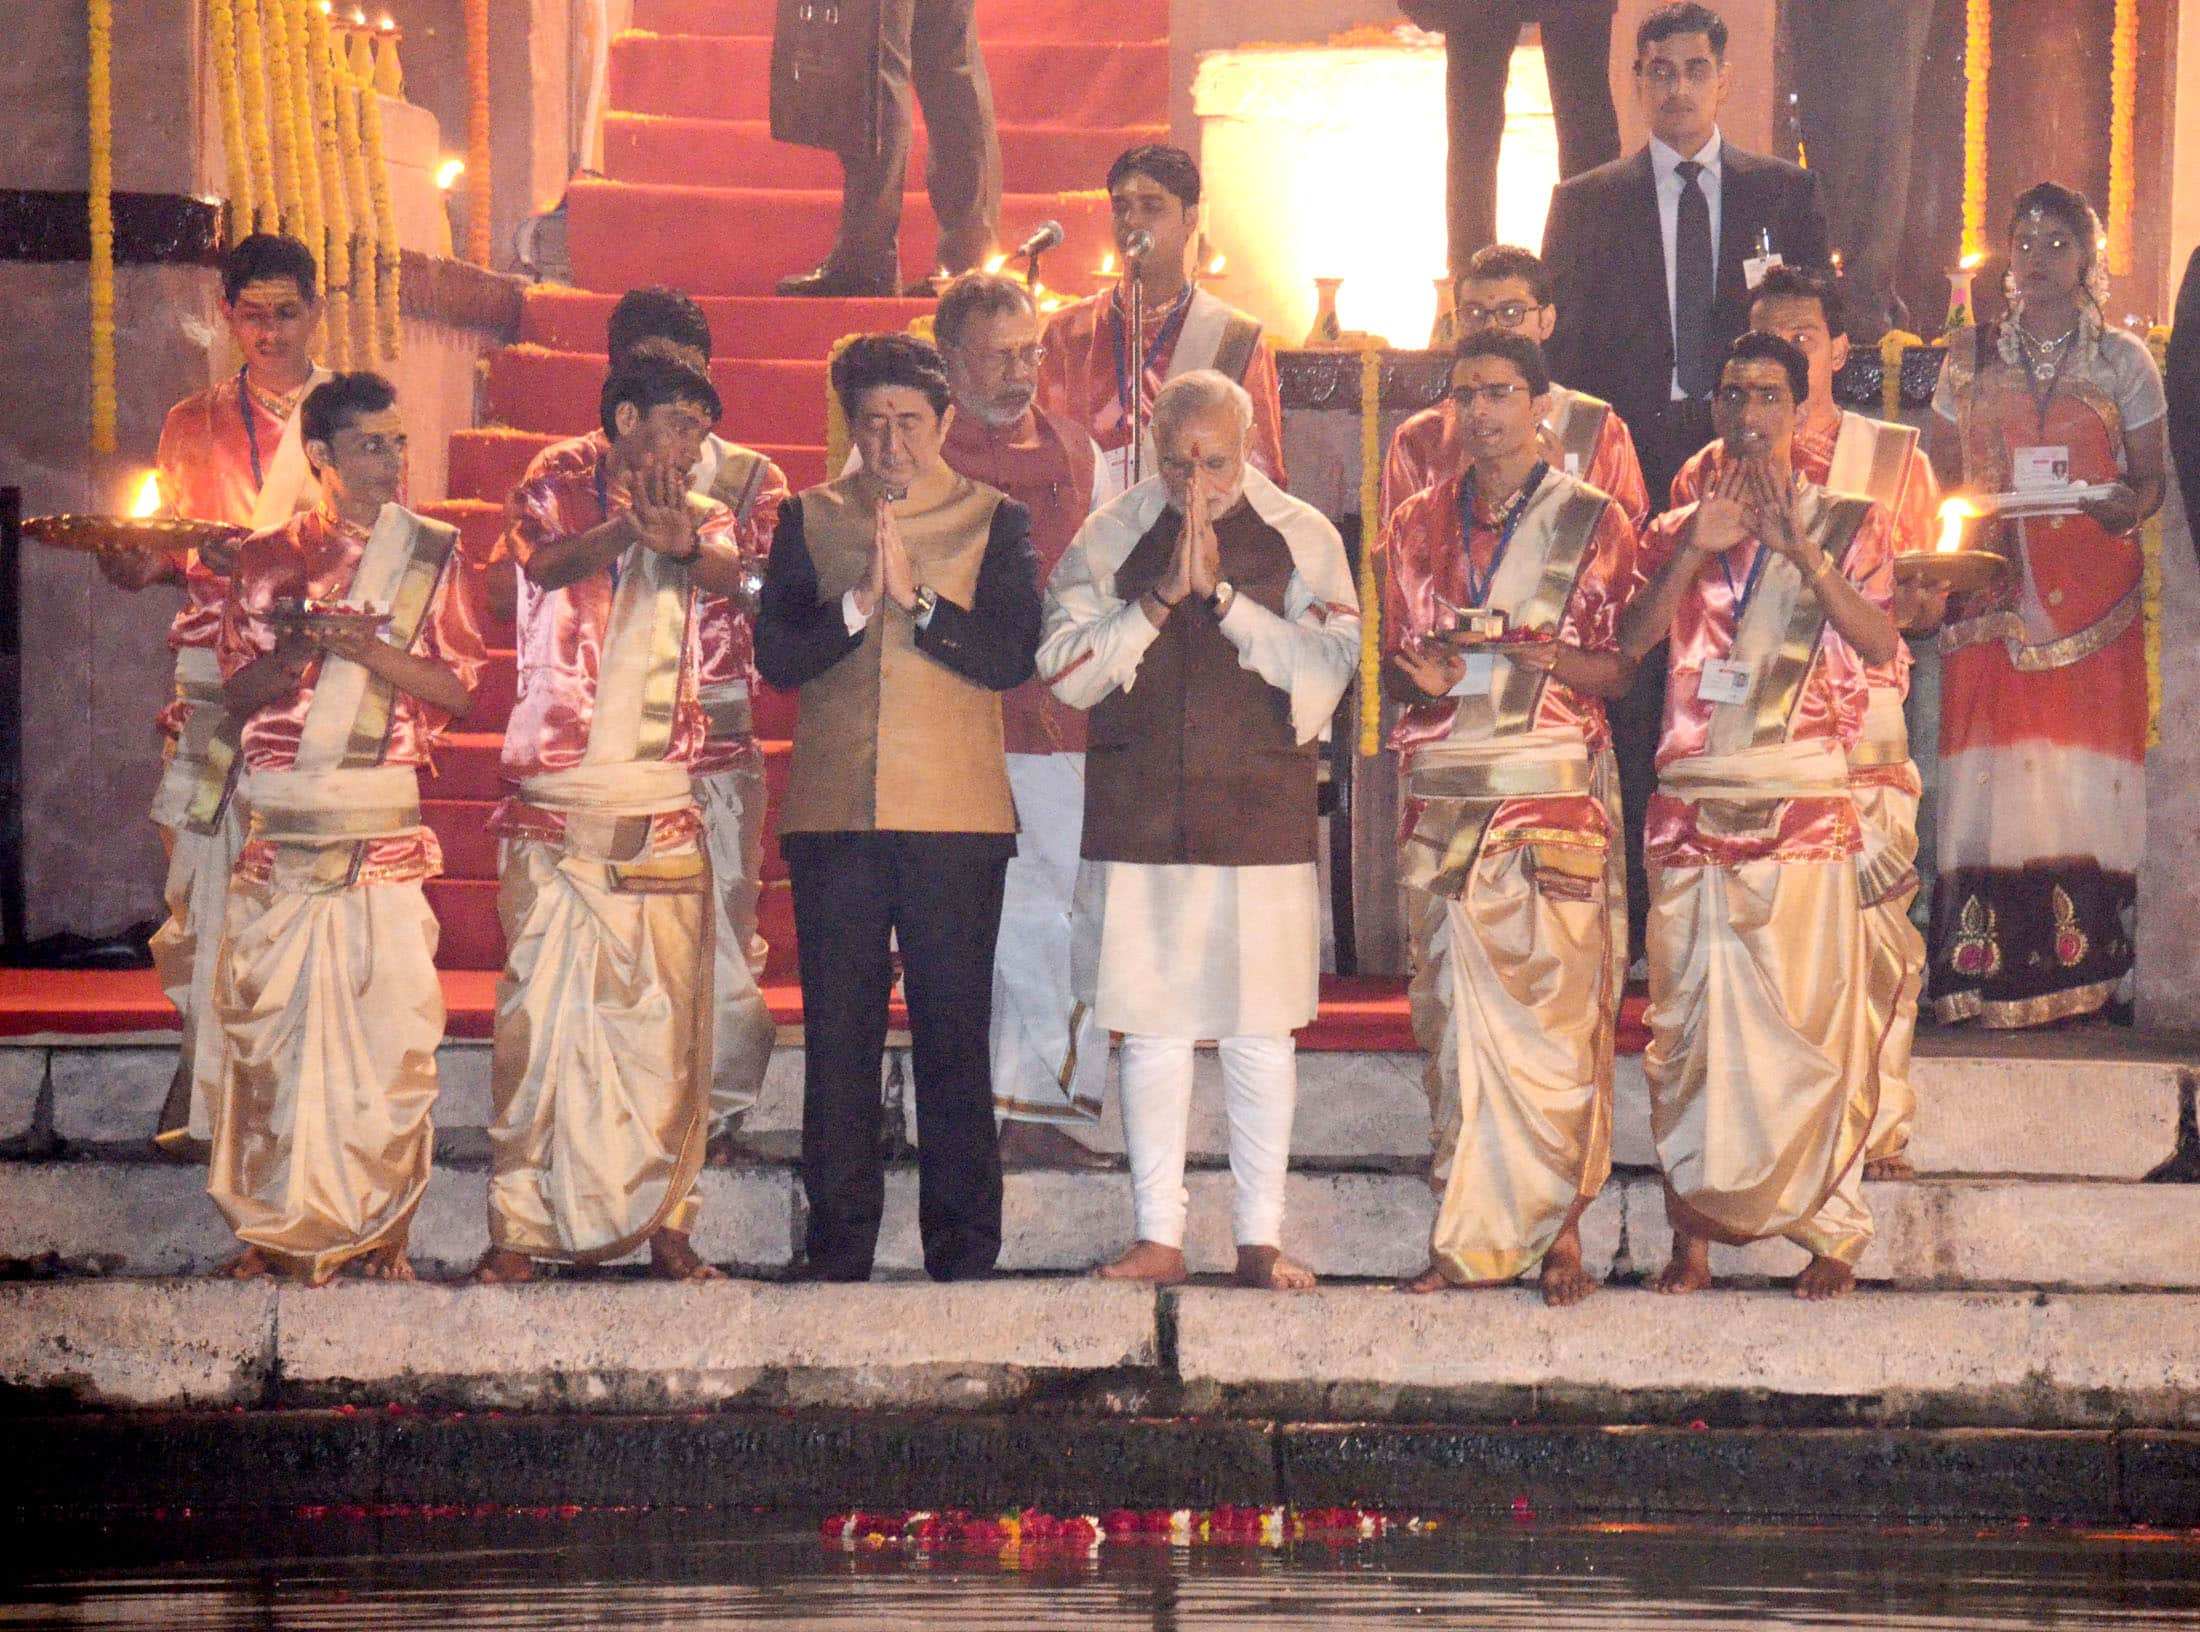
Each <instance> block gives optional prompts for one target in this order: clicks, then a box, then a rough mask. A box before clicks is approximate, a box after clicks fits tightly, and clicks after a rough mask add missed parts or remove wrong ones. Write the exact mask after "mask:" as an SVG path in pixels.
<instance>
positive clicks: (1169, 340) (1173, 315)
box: [1114, 283, 1194, 420]
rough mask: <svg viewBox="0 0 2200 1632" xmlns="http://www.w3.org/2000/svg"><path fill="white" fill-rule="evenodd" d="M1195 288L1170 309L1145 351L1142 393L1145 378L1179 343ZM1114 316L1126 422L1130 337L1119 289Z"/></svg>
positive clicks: (1119, 394)
mask: <svg viewBox="0 0 2200 1632" xmlns="http://www.w3.org/2000/svg"><path fill="white" fill-rule="evenodd" d="M1193 288H1194V285H1192V284H1189V283H1187V284H1186V285H1185V286H1184V293H1182V294H1181V295H1178V296H1177V297H1176V304H1175V305H1174V306H1171V307H1170V308H1169V315H1168V316H1167V317H1164V318H1163V319H1162V320H1161V332H1160V333H1159V334H1157V335H1155V336H1154V342H1153V344H1152V345H1151V346H1148V347H1147V348H1146V358H1145V365H1144V366H1143V367H1142V368H1140V369H1139V371H1138V389H1139V390H1140V391H1143V390H1145V388H1146V376H1147V375H1148V374H1149V373H1151V372H1152V371H1153V369H1154V366H1155V365H1156V364H1157V363H1159V362H1160V361H1161V354H1162V353H1163V352H1164V351H1167V350H1168V349H1169V347H1171V346H1172V345H1174V344H1176V337H1177V333H1178V331H1180V330H1181V329H1182V328H1183V327H1184V314H1185V312H1186V311H1187V310H1188V309H1189V308H1190V306H1191V304H1192V290H1193ZM1131 298H1132V299H1134V300H1135V299H1137V298H1138V297H1137V296H1136V295H1133V296H1132V297H1131ZM1114 317H1115V400H1116V404H1117V406H1119V407H1120V408H1121V409H1122V410H1123V417H1124V418H1125V419H1126V420H1127V419H1129V418H1130V417H1131V377H1130V374H1129V372H1128V367H1129V359H1128V358H1126V357H1125V356H1124V351H1125V349H1126V345H1127V339H1128V336H1129V334H1130V323H1129V321H1128V320H1127V319H1126V318H1125V317H1124V315H1123V291H1122V289H1121V288H1120V287H1118V288H1117V289H1116V291H1115V306H1114Z"/></svg>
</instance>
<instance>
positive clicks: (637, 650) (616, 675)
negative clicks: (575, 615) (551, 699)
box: [581, 544, 693, 765]
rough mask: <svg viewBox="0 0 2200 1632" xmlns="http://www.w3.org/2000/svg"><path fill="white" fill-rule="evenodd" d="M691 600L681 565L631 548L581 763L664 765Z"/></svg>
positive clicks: (622, 565) (599, 672) (675, 710)
mask: <svg viewBox="0 0 2200 1632" xmlns="http://www.w3.org/2000/svg"><path fill="white" fill-rule="evenodd" d="M692 599H693V595H692V593H691V583H690V579H689V576H688V570H687V568H686V567H685V566H684V565H682V564H681V563H680V562H677V561H673V560H671V559H669V558H668V557H666V556H665V555H663V554H662V553H660V552H659V551H656V550H652V549H648V548H646V547H645V546H643V545H640V544H636V545H633V546H631V547H629V548H628V550H627V552H626V555H625V557H624V558H623V559H622V561H621V563H620V569H619V587H618V591H617V593H616V594H615V595H614V596H613V597H612V601H611V627H610V629H609V630H608V631H607V632H606V634H605V636H604V643H603V659H602V662H601V664H600V665H599V666H598V668H597V670H596V712H595V717H594V718H593V719H592V720H591V721H590V722H589V726H588V748H587V750H586V751H585V752H584V753H583V754H582V755H581V763H582V764H584V765H618V764H624V763H627V762H629V761H632V760H648V759H663V758H664V757H665V755H666V754H667V753H669V752H670V751H671V749H672V727H673V722H674V719H675V717H676V715H677V713H678V710H679V704H680V658H681V655H682V653H683V652H684V651H685V649H686V646H687V622H688V607H689V603H690V602H691V601H692Z"/></svg>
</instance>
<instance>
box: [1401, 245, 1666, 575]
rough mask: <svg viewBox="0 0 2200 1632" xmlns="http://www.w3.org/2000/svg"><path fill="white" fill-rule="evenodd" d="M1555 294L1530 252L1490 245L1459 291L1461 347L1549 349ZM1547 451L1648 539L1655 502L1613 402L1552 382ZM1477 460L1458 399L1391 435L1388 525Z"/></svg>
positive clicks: (1456, 316) (1456, 320)
mask: <svg viewBox="0 0 2200 1632" xmlns="http://www.w3.org/2000/svg"><path fill="white" fill-rule="evenodd" d="M1553 294H1554V291H1553V288H1552V285H1551V275H1550V273H1549V272H1547V271H1545V270H1544V267H1543V263H1542V261H1541V260H1539V259H1537V257H1536V256H1535V255H1534V254H1532V253H1531V252H1530V251H1528V250H1525V249H1521V248H1519V247H1518V246H1516V245H1513V244H1488V245H1485V246H1484V247H1482V248H1481V249H1478V250H1476V251H1475V252H1474V256H1473V258H1472V259H1471V260H1469V261H1468V262H1467V269H1466V271H1464V272H1462V273H1461V274H1460V275H1459V277H1458V279H1457V280H1456V281H1455V282H1454V283H1453V285H1452V299H1453V305H1452V332H1453V334H1454V335H1455V336H1456V337H1457V338H1459V339H1461V340H1466V339H1471V338H1472V337H1473V336H1475V335H1477V334H1483V333H1489V332H1495V333H1499V334H1516V335H1519V336H1520V337H1521V338H1522V339H1525V340H1533V341H1534V342H1535V343H1536V344H1537V345H1541V344H1543V343H1544V342H1545V341H1547V340H1549V339H1550V337H1551V330H1552V329H1553V328H1554V327H1555V326H1556V325H1557V322H1558V308H1557V306H1555V305H1554V304H1553V303H1552V297H1553ZM1542 452H1543V457H1544V459H1545V460H1546V462H1548V463H1549V465H1550V466H1551V468H1552V469H1553V470H1556V471H1559V472H1561V473H1562V474H1564V475H1567V476H1572V477H1575V478H1577V479H1579V480H1581V481H1585V482H1587V483H1588V484H1589V485H1590V486H1591V487H1593V488H1596V489H1597V490H1599V491H1600V492H1604V493H1609V494H1610V495H1611V496H1612V497H1613V498H1614V499H1616V500H1618V501H1619V507H1620V511H1621V513H1622V514H1623V515H1625V516H1626V518H1627V521H1628V524H1629V525H1630V526H1631V527H1633V528H1634V530H1635V531H1636V532H1637V533H1639V532H1641V530H1642V526H1643V523H1644V522H1645V521H1646V520H1647V519H1648V517H1649V513H1650V493H1649V489H1648V488H1646V487H1645V486H1644V485H1643V480H1642V465H1641V464H1640V462H1639V461H1637V459H1636V458H1635V439H1634V437H1633V435H1632V434H1630V433H1629V431H1628V429H1627V422H1626V421H1625V420H1624V419H1621V418H1620V417H1619V412H1618V410H1616V409H1615V408H1613V406H1612V405H1611V404H1610V403H1608V402H1605V401H1603V400H1602V399H1600V398H1597V397H1592V396H1590V395H1589V394H1588V393H1587V392H1586V391H1573V390H1569V389H1568V388H1567V387H1565V386H1563V385H1560V384H1558V383H1557V382H1555V381H1554V382H1552V385H1551V405H1550V408H1549V409H1548V410H1547V411H1546V414H1545V417H1544V421H1543V440H1542ZM1471 459H1472V455H1471V453H1470V451H1469V449H1468V447H1467V445H1466V441H1465V437H1464V435H1463V432H1462V425H1461V414H1460V407H1459V404H1458V403H1457V402H1456V401H1455V400H1454V399H1453V398H1451V397H1446V398H1445V399H1444V400H1443V401H1442V402H1439V403H1438V404H1436V406H1435V407H1433V408H1424V409H1422V410H1421V411H1420V412H1419V413H1417V414H1414V415H1413V416H1411V417H1410V418H1409V419H1407V420H1406V421H1405V422H1404V423H1403V424H1401V425H1400V426H1399V427H1398V429H1397V430H1396V431H1395V432H1393V433H1392V434H1391V438H1390V453H1389V456H1388V457H1387V458H1386V459H1385V460H1384V462H1383V489H1382V507H1383V516H1384V518H1385V519H1386V520H1387V519H1388V518H1389V517H1390V516H1391V515H1392V514H1393V513H1395V512H1396V510H1397V508H1398V506H1399V505H1401V504H1403V503H1404V502H1405V501H1406V500H1407V499H1409V498H1411V497H1412V496H1413V495H1414V494H1416V493H1418V492H1420V491H1421V490H1422V489H1423V488H1426V487H1432V486H1434V485H1435V484H1436V483H1437V482H1440V481H1442V480H1443V479H1444V478H1445V477H1447V476H1457V475H1459V474H1460V473H1461V472H1462V471H1464V470H1465V469H1466V468H1467V465H1468V464H1469V463H1470V462H1471Z"/></svg>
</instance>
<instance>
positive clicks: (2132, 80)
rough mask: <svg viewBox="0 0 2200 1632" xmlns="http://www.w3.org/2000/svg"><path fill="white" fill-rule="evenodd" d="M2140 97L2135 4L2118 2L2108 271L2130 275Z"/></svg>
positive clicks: (2112, 55) (2111, 82)
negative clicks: (2137, 106) (2133, 166)
mask: <svg viewBox="0 0 2200 1632" xmlns="http://www.w3.org/2000/svg"><path fill="white" fill-rule="evenodd" d="M2138 97H2139V0H2116V31H2115V34H2114V43H2113V45H2112V47H2111V49H2110V52H2109V70H2108V99H2109V107H2110V110H2111V117H2110V120H2109V127H2108V269H2109V271H2110V272H2112V273H2114V274H2115V275H2116V276H2117V277H2119V278H2121V277H2125V276H2127V275H2129V273H2130V271H2131V215H2132V208H2133V205H2134V204H2135V203H2136V201H2137V199H2138V180H2137V176H2136V174H2135V172H2134V170H2133V168H2132V162H2131V156H2132V150H2133V148H2134V147H2135V146H2136V145H2137V133H2138V110H2137V108H2136V106H2135V104H2136V103H2137V101H2138Z"/></svg>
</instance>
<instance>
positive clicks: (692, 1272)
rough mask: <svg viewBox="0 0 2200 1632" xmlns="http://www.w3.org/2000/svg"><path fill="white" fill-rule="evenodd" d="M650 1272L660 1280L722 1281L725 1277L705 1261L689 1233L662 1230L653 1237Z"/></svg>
mask: <svg viewBox="0 0 2200 1632" xmlns="http://www.w3.org/2000/svg"><path fill="white" fill-rule="evenodd" d="M649 1272H650V1274H652V1275H654V1276H655V1277H656V1278H657V1279H658V1280H660V1281H722V1280H724V1279H725V1276H724V1275H722V1274H720V1273H719V1272H718V1271H717V1270H715V1269H713V1268H711V1266H710V1265H708V1264H706V1263H704V1262H703V1260H702V1258H701V1256H700V1255H698V1254H697V1252H696V1250H695V1248H694V1246H693V1245H691V1244H690V1243H689V1241H688V1238H687V1232H686V1231H685V1230H659V1231H658V1232H657V1233H656V1234H655V1235H653V1236H651V1237H650V1238H649Z"/></svg>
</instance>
